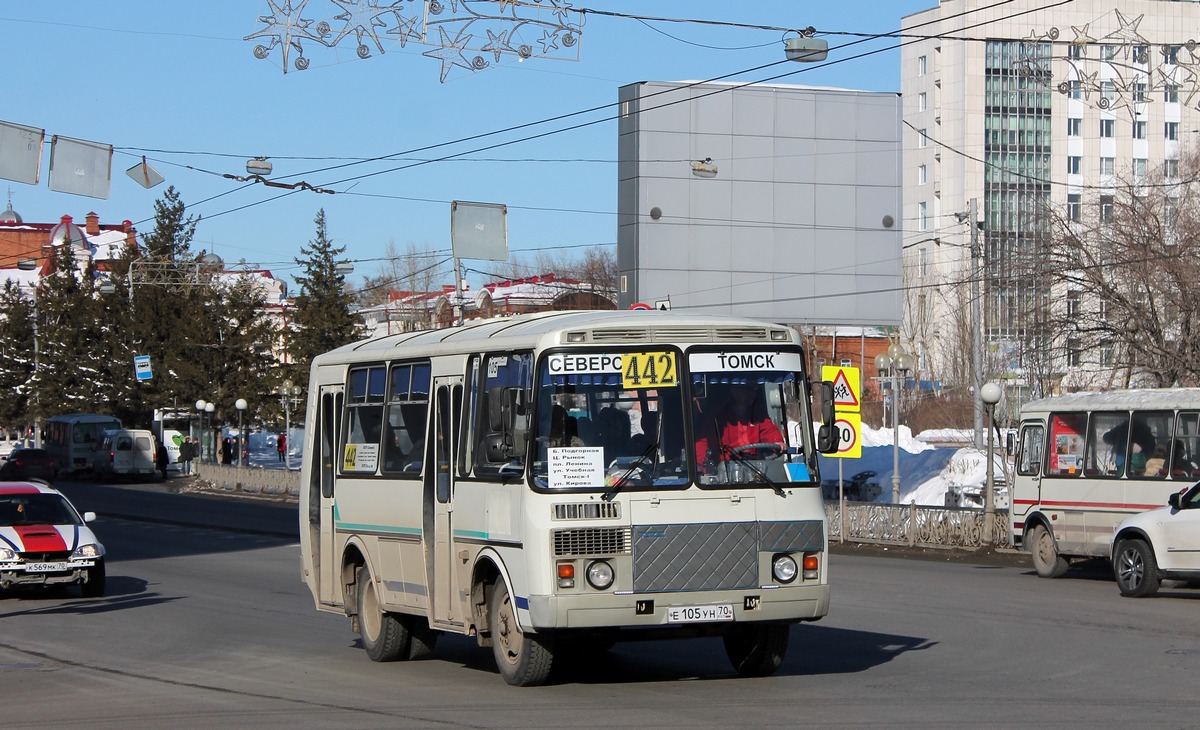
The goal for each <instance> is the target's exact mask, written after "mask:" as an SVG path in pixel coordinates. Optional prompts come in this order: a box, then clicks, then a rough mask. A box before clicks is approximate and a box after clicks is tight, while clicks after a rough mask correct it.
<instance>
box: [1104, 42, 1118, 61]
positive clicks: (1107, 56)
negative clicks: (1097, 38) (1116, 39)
mask: <svg viewBox="0 0 1200 730" xmlns="http://www.w3.org/2000/svg"><path fill="white" fill-rule="evenodd" d="M1116 57H1117V47H1116V46H1114V45H1111V44H1109V43H1105V44H1104V45H1102V46H1100V60H1101V61H1111V60H1113V59H1114V58H1116Z"/></svg>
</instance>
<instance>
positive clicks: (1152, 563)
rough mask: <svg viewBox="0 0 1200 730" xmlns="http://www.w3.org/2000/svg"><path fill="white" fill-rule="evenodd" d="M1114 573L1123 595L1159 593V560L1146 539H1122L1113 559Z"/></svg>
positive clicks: (1144, 595)
mask: <svg viewBox="0 0 1200 730" xmlns="http://www.w3.org/2000/svg"><path fill="white" fill-rule="evenodd" d="M1113 574H1114V576H1115V577H1116V579H1117V588H1120V589H1121V595H1122V596H1128V597H1129V598H1149V597H1150V596H1153V595H1154V594H1155V593H1158V587H1159V585H1161V581H1160V580H1159V577H1158V561H1157V560H1156V559H1155V558H1154V551H1153V550H1151V549H1150V546H1149V545H1147V544H1146V541H1145V540H1121V542H1119V543H1117V553H1116V557H1115V559H1114V560H1113Z"/></svg>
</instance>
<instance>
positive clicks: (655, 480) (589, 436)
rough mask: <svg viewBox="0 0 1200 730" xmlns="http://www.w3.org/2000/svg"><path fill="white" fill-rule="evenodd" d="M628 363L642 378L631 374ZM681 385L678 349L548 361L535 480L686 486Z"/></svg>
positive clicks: (542, 483) (560, 485)
mask: <svg viewBox="0 0 1200 730" xmlns="http://www.w3.org/2000/svg"><path fill="white" fill-rule="evenodd" d="M623 363H624V364H626V366H627V367H626V368H625V369H624V370H623V369H622V364H623ZM647 363H650V364H649V365H647ZM629 367H633V368H635V369H637V370H636V372H638V373H640V377H632V378H631V377H630V373H629V371H628V368H629ZM647 368H649V369H650V372H649V376H647ZM681 387H682V386H681V383H680V382H679V380H678V376H677V367H676V354H675V353H673V352H661V353H636V354H630V353H624V354H622V353H611V352H609V353H604V354H587V355H577V354H570V355H568V354H555V355H550V356H549V357H547V358H545V359H544V360H543V361H542V364H541V366H540V374H539V377H538V392H537V414H538V420H537V425H536V427H535V428H536V433H535V441H534V443H535V448H534V454H535V456H534V468H533V479H534V483H535V484H536V485H537V486H539V487H543V488H549V489H572V488H596V489H603V488H605V487H606V486H608V487H611V486H613V485H615V484H618V483H628V484H630V485H647V486H649V485H654V486H670V485H686V484H687V483H688V462H687V449H686V448H685V446H686V443H685V433H684V428H683V423H684V421H683V413H684V409H683V398H682V395H681V393H680V390H681Z"/></svg>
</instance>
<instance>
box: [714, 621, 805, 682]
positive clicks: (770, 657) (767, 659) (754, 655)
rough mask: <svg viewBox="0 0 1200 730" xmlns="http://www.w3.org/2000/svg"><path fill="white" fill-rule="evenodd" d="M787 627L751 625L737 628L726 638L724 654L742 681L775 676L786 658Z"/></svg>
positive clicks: (788, 627)
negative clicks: (746, 678)
mask: <svg viewBox="0 0 1200 730" xmlns="http://www.w3.org/2000/svg"><path fill="white" fill-rule="evenodd" d="M791 629H792V627H791V626H790V625H788V624H763V623H750V624H740V625H736V626H734V627H733V628H732V629H731V630H730V632H729V633H728V634H725V654H726V656H728V657H729V663H730V664H732V665H733V668H734V671H736V672H737V673H738V674H739V675H740V676H743V677H766V676H768V675H771V674H774V673H775V671H776V670H778V669H779V667H780V666H781V665H782V664H783V657H784V656H785V655H786V654H787V648H788V637H789V636H790V635H791Z"/></svg>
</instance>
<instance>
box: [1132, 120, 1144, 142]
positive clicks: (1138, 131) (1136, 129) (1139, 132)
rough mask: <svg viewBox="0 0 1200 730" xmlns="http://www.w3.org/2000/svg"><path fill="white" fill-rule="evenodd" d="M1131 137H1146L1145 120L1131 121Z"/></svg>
mask: <svg viewBox="0 0 1200 730" xmlns="http://www.w3.org/2000/svg"><path fill="white" fill-rule="evenodd" d="M1133 138H1134V139H1145V138H1146V123H1145V122H1141V121H1138V122H1134V123H1133Z"/></svg>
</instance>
